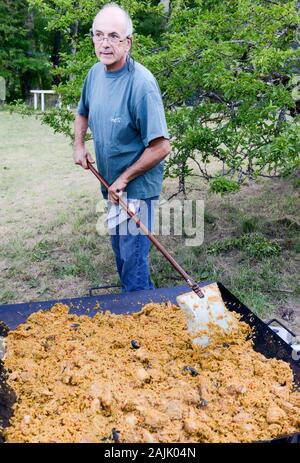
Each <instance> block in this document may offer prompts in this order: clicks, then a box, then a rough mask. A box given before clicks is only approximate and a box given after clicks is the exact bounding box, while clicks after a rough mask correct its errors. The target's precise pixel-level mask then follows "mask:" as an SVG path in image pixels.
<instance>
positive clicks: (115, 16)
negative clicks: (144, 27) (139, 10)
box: [94, 8, 127, 35]
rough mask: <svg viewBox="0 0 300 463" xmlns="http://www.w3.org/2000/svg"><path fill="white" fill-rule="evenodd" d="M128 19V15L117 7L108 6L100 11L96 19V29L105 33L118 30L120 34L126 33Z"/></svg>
mask: <svg viewBox="0 0 300 463" xmlns="http://www.w3.org/2000/svg"><path fill="white" fill-rule="evenodd" d="M126 29H127V19H126V16H125V15H124V14H123V13H122V11H119V10H117V9H115V8H107V9H106V10H104V11H101V13H99V14H98V15H97V16H96V18H95V21H94V30H95V31H101V32H103V33H104V34H110V33H112V32H117V33H118V34H120V35H124V34H126Z"/></svg>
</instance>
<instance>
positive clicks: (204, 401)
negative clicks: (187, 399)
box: [197, 399, 208, 408]
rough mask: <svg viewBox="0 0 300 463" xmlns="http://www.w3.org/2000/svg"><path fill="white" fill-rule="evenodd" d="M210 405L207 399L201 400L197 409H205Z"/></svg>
mask: <svg viewBox="0 0 300 463" xmlns="http://www.w3.org/2000/svg"><path fill="white" fill-rule="evenodd" d="M207 405H208V401H207V400H205V399H200V401H199V403H198V405H197V408H205V407H207Z"/></svg>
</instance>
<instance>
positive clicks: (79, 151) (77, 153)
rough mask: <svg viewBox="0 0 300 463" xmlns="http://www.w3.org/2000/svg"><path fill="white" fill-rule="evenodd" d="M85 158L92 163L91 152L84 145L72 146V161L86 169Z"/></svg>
mask: <svg viewBox="0 0 300 463" xmlns="http://www.w3.org/2000/svg"><path fill="white" fill-rule="evenodd" d="M87 160H88V161H90V163H91V164H93V163H94V162H95V161H94V159H93V158H92V156H91V154H90V153H89V152H88V151H87V149H86V147H85V145H80V146H79V145H77V146H74V162H75V164H78V165H79V166H81V167H83V168H84V169H88V165H87Z"/></svg>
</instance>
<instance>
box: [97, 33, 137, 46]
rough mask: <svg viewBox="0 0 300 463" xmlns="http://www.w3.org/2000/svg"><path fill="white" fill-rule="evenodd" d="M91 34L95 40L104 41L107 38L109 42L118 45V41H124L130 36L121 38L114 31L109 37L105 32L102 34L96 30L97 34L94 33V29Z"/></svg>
mask: <svg viewBox="0 0 300 463" xmlns="http://www.w3.org/2000/svg"><path fill="white" fill-rule="evenodd" d="M91 36H92V37H93V39H94V40H95V42H98V43H102V42H104V40H105V39H106V40H107V42H108V43H112V44H114V45H116V44H117V43H120V42H124V41H125V40H126V39H128V37H125V39H120V37H119V36H118V34H115V33H112V34H108V36H107V37H105V35H104V34H101V33H100V32H96V34H93V31H91Z"/></svg>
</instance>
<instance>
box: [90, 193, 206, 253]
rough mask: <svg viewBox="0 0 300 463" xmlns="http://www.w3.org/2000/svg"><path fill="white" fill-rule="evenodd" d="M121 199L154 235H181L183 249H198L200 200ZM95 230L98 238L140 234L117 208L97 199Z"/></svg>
mask: <svg viewBox="0 0 300 463" xmlns="http://www.w3.org/2000/svg"><path fill="white" fill-rule="evenodd" d="M122 199H123V200H124V201H125V202H126V203H127V205H128V207H129V208H130V209H131V210H132V212H134V213H135V214H136V215H137V216H138V217H139V219H140V221H141V222H142V223H143V224H144V225H145V226H146V228H147V229H149V230H150V231H151V232H152V233H153V234H154V235H157V236H158V235H160V236H182V237H184V239H185V245H186V246H200V245H201V244H203V241H204V201H203V200H200V199H197V200H194V199H190V200H181V199H172V200H166V199H163V198H161V199H160V200H159V201H158V200H151V201H150V200H130V199H127V197H126V194H123V195H122ZM96 212H97V214H99V217H98V220H97V224H96V229H97V232H98V233H99V235H106V234H110V235H113V234H116V233H118V234H120V235H126V234H129V233H130V234H131V235H137V234H143V233H144V232H143V231H142V229H141V228H140V227H137V225H136V223H135V221H134V220H133V219H132V218H129V216H128V214H127V212H126V211H125V210H123V208H122V207H121V206H119V205H113V204H112V203H109V202H107V201H105V200H100V201H99V202H98V203H97V206H96Z"/></svg>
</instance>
